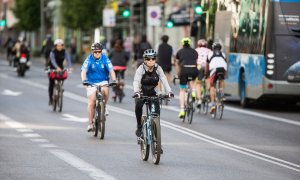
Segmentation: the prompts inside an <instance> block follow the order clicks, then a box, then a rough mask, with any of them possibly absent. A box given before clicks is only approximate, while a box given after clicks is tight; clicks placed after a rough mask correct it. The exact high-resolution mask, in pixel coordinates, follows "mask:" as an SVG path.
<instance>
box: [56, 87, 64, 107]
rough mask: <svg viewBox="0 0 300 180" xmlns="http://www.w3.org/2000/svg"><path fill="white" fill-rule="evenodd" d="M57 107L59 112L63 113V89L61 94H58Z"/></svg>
mask: <svg viewBox="0 0 300 180" xmlns="http://www.w3.org/2000/svg"><path fill="white" fill-rule="evenodd" d="M57 105H58V107H59V109H58V111H59V112H61V111H62V108H63V89H62V88H60V91H59V94H58V101H57Z"/></svg>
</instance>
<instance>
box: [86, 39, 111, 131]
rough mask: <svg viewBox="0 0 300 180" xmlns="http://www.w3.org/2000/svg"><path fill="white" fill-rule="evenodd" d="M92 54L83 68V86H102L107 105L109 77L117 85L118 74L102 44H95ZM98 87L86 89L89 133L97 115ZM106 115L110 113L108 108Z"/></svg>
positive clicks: (92, 47)
mask: <svg viewBox="0 0 300 180" xmlns="http://www.w3.org/2000/svg"><path fill="white" fill-rule="evenodd" d="M91 50H92V53H91V54H90V55H88V57H87V58H86V59H85V61H84V62H83V64H82V67H81V80H82V84H83V85H84V86H85V87H86V85H88V84H96V85H101V86H102V87H101V93H102V94H103V96H104V100H105V103H107V101H108V97H109V91H108V87H107V85H108V81H109V75H110V76H111V78H112V81H113V82H112V83H113V84H116V74H115V71H114V70H113V66H112V64H111V62H110V60H109V58H108V57H107V56H106V55H104V54H102V50H103V45H102V44H101V43H98V42H96V43H93V44H92V46H91ZM96 91H97V88H96V87H86V92H87V97H88V107H87V110H88V118H89V125H88V127H87V131H88V132H90V131H93V119H94V114H95V109H94V107H95V102H96ZM105 114H106V115H108V111H107V108H106V112H105Z"/></svg>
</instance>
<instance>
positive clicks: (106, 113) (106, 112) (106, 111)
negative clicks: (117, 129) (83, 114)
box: [105, 108, 109, 116]
mask: <svg viewBox="0 0 300 180" xmlns="http://www.w3.org/2000/svg"><path fill="white" fill-rule="evenodd" d="M108 115H109V111H108V109H107V108H106V109H105V116H108Z"/></svg>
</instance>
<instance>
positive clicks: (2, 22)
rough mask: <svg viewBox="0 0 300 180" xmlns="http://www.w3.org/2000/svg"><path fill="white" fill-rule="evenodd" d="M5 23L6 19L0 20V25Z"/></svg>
mask: <svg viewBox="0 0 300 180" xmlns="http://www.w3.org/2000/svg"><path fill="white" fill-rule="evenodd" d="M5 25H6V19H2V20H1V21H0V27H4V26H5Z"/></svg>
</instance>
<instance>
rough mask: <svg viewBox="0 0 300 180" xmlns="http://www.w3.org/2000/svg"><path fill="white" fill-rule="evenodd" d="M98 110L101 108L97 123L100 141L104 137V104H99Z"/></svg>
mask: <svg viewBox="0 0 300 180" xmlns="http://www.w3.org/2000/svg"><path fill="white" fill-rule="evenodd" d="M100 108H101V112H100V121H99V123H98V125H99V133H100V139H103V138H104V135H105V120H106V117H105V103H104V102H101V103H100Z"/></svg>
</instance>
